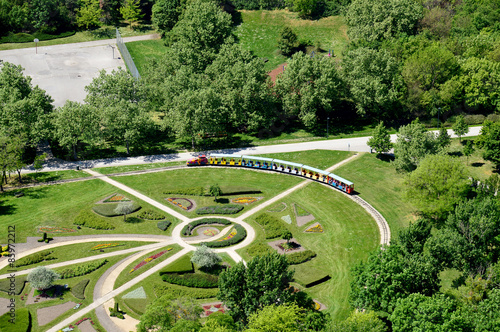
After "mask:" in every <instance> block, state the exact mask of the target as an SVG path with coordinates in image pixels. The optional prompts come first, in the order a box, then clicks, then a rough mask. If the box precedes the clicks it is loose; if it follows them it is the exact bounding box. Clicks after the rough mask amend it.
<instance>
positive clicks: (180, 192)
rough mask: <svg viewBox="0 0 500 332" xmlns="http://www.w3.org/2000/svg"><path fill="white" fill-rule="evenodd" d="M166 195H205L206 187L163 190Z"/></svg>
mask: <svg viewBox="0 0 500 332" xmlns="http://www.w3.org/2000/svg"><path fill="white" fill-rule="evenodd" d="M163 194H165V195H172V194H174V195H189V196H205V188H204V187H194V188H182V189H172V190H166V191H164V192H163Z"/></svg>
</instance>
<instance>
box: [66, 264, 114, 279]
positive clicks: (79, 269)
mask: <svg viewBox="0 0 500 332" xmlns="http://www.w3.org/2000/svg"><path fill="white" fill-rule="evenodd" d="M107 262H108V260H107V259H101V260H97V261H93V262H89V263H86V264H79V265H77V266H75V267H71V268H66V269H64V270H61V271H60V272H58V273H59V275H60V276H61V279H68V278H74V277H79V276H83V275H86V274H89V273H92V272H94V271H95V270H97V269H98V268H100V267H101V266H103V265H104V264H106V263H107Z"/></svg>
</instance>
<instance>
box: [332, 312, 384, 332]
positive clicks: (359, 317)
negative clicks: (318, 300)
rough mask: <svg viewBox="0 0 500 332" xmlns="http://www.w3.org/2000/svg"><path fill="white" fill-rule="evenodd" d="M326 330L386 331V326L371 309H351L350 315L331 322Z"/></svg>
mask: <svg viewBox="0 0 500 332" xmlns="http://www.w3.org/2000/svg"><path fill="white" fill-rule="evenodd" d="M326 331H328V332H335V331H342V332H362V331H363V332H365V331H366V332H386V331H387V326H386V325H385V323H384V322H383V321H382V320H381V319H380V318H379V317H378V316H377V314H376V313H375V312H373V311H369V310H367V311H364V312H360V311H356V310H355V311H353V312H352V313H351V315H350V316H349V317H348V318H347V319H346V320H343V321H340V322H335V321H332V323H331V324H330V326H329V329H327V330H326Z"/></svg>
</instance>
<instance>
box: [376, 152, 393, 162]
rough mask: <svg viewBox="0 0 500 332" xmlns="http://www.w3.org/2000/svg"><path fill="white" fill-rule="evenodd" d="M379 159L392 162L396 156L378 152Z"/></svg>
mask: <svg viewBox="0 0 500 332" xmlns="http://www.w3.org/2000/svg"><path fill="white" fill-rule="evenodd" d="M377 159H379V160H382V161H385V162H386V163H390V162H391V161H394V159H395V158H394V155H393V154H385V153H378V154H377Z"/></svg>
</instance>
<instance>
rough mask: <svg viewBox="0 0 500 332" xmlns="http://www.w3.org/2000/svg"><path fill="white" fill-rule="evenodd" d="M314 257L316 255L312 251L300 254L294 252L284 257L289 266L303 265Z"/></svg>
mask: <svg viewBox="0 0 500 332" xmlns="http://www.w3.org/2000/svg"><path fill="white" fill-rule="evenodd" d="M314 257H316V253H315V252H314V251H312V250H304V251H301V252H294V253H291V254H287V255H286V258H287V260H288V263H289V264H290V265H294V264H300V263H304V262H307V261H308V260H310V259H313V258H314Z"/></svg>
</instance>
